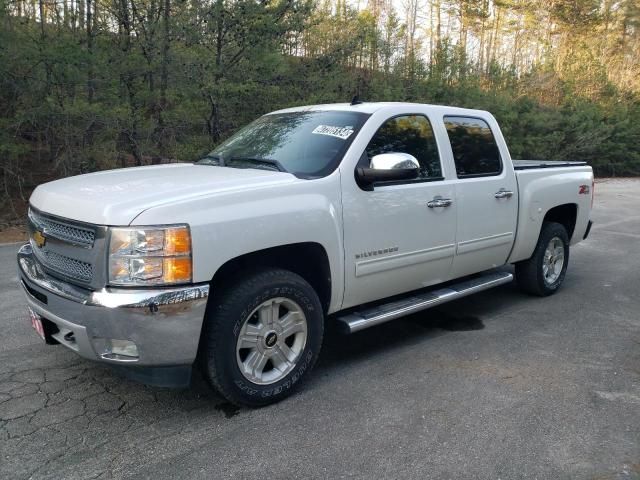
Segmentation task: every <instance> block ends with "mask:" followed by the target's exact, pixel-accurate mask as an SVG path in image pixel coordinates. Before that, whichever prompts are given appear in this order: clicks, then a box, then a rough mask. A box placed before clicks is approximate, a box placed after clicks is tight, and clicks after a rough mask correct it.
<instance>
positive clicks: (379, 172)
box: [356, 152, 420, 189]
mask: <svg viewBox="0 0 640 480" xmlns="http://www.w3.org/2000/svg"><path fill="white" fill-rule="evenodd" d="M419 174H420V163H418V160H416V158H415V157H414V156H413V155H409V154H408V153H396V152H393V153H381V154H380V155H376V156H374V157H373V158H372V159H371V163H370V164H369V168H362V167H360V168H358V169H356V181H357V182H358V184H359V185H360V186H361V187H363V188H366V189H371V187H372V185H373V184H374V183H376V182H390V181H397V180H411V179H414V178H418V175H419Z"/></svg>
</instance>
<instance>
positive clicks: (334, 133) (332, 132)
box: [311, 125, 353, 140]
mask: <svg viewBox="0 0 640 480" xmlns="http://www.w3.org/2000/svg"><path fill="white" fill-rule="evenodd" d="M311 133H315V134H316V135H329V136H330V137H336V138H341V139H342V140H346V139H347V138H349V137H350V136H351V134H352V133H353V127H351V126H348V127H332V126H331V125H318V126H317V127H316V128H314V129H313V132H311Z"/></svg>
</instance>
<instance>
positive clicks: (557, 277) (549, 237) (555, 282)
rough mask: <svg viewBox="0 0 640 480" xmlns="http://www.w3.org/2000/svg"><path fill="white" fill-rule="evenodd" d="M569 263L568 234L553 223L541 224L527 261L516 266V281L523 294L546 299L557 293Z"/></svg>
mask: <svg viewBox="0 0 640 480" xmlns="http://www.w3.org/2000/svg"><path fill="white" fill-rule="evenodd" d="M568 264H569V235H568V234H567V230H566V229H565V228H564V226H563V225H561V224H559V223H556V222H545V223H543V224H542V230H541V231H540V237H539V238H538V243H537V245H536V248H535V250H534V251H533V255H532V256H531V258H530V259H528V260H525V261H523V262H519V263H517V264H516V281H517V282H518V287H520V290H522V291H523V292H525V293H528V294H531V295H537V296H539V297H546V296H547V295H551V294H553V293H555V292H557V291H558V288H560V285H562V282H563V281H564V277H565V274H566V272H567V265H568Z"/></svg>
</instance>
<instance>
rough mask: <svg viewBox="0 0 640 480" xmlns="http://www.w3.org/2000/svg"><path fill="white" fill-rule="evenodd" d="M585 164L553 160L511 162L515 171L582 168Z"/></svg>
mask: <svg viewBox="0 0 640 480" xmlns="http://www.w3.org/2000/svg"><path fill="white" fill-rule="evenodd" d="M586 164H587V162H564V161H553V160H513V168H514V169H516V170H531V169H534V168H558V167H583V166H585V165H586Z"/></svg>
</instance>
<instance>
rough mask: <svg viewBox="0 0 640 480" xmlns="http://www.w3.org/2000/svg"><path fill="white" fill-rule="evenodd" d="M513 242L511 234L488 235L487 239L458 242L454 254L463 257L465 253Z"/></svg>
mask: <svg viewBox="0 0 640 480" xmlns="http://www.w3.org/2000/svg"><path fill="white" fill-rule="evenodd" d="M511 242H513V232H506V233H498V234H497V235H489V236H488V237H481V238H474V239H473V240H465V241H464V242H458V247H457V249H456V253H457V254H458V255H463V254H465V253H471V252H477V251H478V250H485V249H487V248H492V247H498V246H500V245H505V244H507V243H511Z"/></svg>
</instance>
